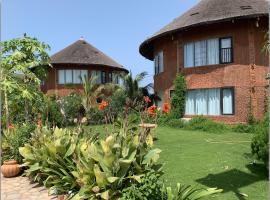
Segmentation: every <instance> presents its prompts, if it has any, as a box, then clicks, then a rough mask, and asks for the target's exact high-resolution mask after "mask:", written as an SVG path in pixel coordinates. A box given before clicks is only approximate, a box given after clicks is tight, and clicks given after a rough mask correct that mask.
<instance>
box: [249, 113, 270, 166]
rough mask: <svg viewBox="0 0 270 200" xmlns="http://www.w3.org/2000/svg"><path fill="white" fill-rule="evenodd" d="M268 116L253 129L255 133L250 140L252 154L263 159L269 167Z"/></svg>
mask: <svg viewBox="0 0 270 200" xmlns="http://www.w3.org/2000/svg"><path fill="white" fill-rule="evenodd" d="M268 134H269V118H268V115H267V116H266V117H265V118H264V120H262V121H261V122H260V123H259V124H258V125H257V126H256V129H255V135H254V137H253V139H252V142H251V151H252V154H253V155H255V156H256V158H257V159H259V160H261V161H263V162H264V163H265V164H266V166H267V168H268V167H269V158H268V155H269V141H268Z"/></svg>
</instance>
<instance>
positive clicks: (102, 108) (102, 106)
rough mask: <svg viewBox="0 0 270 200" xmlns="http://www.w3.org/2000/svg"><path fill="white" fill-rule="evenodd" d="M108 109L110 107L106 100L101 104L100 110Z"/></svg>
mask: <svg viewBox="0 0 270 200" xmlns="http://www.w3.org/2000/svg"><path fill="white" fill-rule="evenodd" d="M106 107H108V103H107V102H106V101H104V100H102V102H101V103H100V104H99V106H98V109H99V110H104V109H105V108H106Z"/></svg>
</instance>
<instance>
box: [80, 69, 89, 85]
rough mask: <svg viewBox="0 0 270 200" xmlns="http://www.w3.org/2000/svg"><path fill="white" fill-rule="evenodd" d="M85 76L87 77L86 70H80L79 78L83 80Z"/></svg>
mask: <svg viewBox="0 0 270 200" xmlns="http://www.w3.org/2000/svg"><path fill="white" fill-rule="evenodd" d="M85 78H86V79H87V78H88V70H81V80H84V79H85ZM81 83H82V82H81Z"/></svg>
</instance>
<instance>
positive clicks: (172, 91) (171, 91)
mask: <svg viewBox="0 0 270 200" xmlns="http://www.w3.org/2000/svg"><path fill="white" fill-rule="evenodd" d="M173 93H174V90H170V98H172V96H173Z"/></svg>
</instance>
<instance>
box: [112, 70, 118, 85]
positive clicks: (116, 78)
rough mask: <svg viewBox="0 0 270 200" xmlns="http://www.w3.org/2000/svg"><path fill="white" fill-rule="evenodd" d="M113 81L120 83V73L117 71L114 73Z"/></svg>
mask: <svg viewBox="0 0 270 200" xmlns="http://www.w3.org/2000/svg"><path fill="white" fill-rule="evenodd" d="M112 82H114V83H115V84H119V75H118V74H117V73H112Z"/></svg>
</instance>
